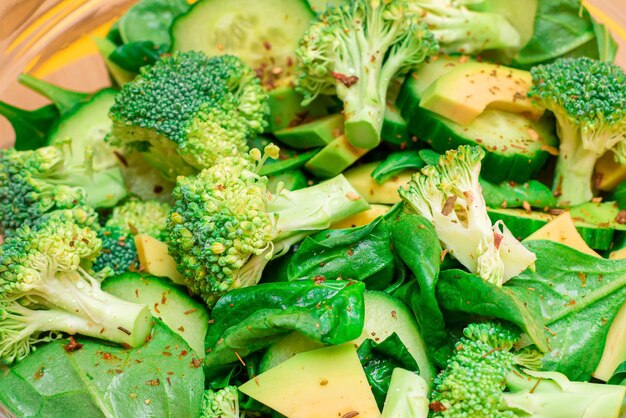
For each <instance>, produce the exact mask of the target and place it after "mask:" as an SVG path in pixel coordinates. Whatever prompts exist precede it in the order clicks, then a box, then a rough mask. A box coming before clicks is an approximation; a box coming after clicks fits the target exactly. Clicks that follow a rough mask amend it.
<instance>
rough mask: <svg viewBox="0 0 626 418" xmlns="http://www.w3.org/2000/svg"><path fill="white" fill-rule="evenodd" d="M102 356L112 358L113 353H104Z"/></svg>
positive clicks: (107, 358) (106, 358)
mask: <svg viewBox="0 0 626 418" xmlns="http://www.w3.org/2000/svg"><path fill="white" fill-rule="evenodd" d="M102 358H103V359H105V360H111V353H102Z"/></svg>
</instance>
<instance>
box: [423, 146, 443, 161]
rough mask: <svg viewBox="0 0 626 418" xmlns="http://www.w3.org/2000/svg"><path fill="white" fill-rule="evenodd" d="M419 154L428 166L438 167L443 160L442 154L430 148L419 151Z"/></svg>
mask: <svg viewBox="0 0 626 418" xmlns="http://www.w3.org/2000/svg"><path fill="white" fill-rule="evenodd" d="M418 154H419V156H420V158H421V159H422V160H424V162H425V163H426V164H427V165H437V164H438V163H439V159H440V158H441V154H439V153H438V152H437V151H435V150H432V149H429V148H424V149H421V150H419V152H418Z"/></svg>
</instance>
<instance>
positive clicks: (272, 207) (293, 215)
mask: <svg viewBox="0 0 626 418" xmlns="http://www.w3.org/2000/svg"><path fill="white" fill-rule="evenodd" d="M367 209H369V204H368V203H367V202H366V201H365V199H363V198H362V197H361V196H360V195H359V194H358V193H357V192H356V190H354V188H353V187H352V185H351V184H350V183H349V182H348V180H346V178H345V177H344V176H343V175H341V174H340V175H338V176H336V177H334V178H332V179H330V180H327V181H325V182H322V183H319V184H316V185H315V186H311V187H307V188H306V189H300V190H296V191H293V192H291V191H287V190H283V191H281V192H280V193H279V194H278V196H276V197H275V198H274V199H273V200H272V201H271V202H270V203H269V205H268V211H269V212H273V213H274V214H275V215H277V216H278V220H277V222H276V237H275V239H274V241H275V242H277V241H280V240H283V239H285V238H288V237H291V236H293V235H296V234H299V233H302V232H309V233H311V232H313V231H319V230H322V229H327V228H328V227H329V226H330V225H332V224H333V223H335V222H339V221H341V220H343V219H346V218H348V217H350V216H352V215H356V214H357V213H360V212H362V211H364V210H367Z"/></svg>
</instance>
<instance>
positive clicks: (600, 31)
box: [591, 17, 619, 62]
mask: <svg viewBox="0 0 626 418" xmlns="http://www.w3.org/2000/svg"><path fill="white" fill-rule="evenodd" d="M591 23H592V24H593V30H594V32H595V34H596V42H597V43H598V59H599V60H600V61H606V62H614V61H615V57H617V50H618V48H619V44H618V43H617V42H616V41H615V39H614V38H613V36H612V35H611V32H610V31H609V30H607V28H606V26H604V25H603V24H601V23H599V22H598V21H597V20H595V19H594V18H593V17H592V18H591Z"/></svg>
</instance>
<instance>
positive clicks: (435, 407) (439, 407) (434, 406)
mask: <svg viewBox="0 0 626 418" xmlns="http://www.w3.org/2000/svg"><path fill="white" fill-rule="evenodd" d="M428 407H429V408H430V410H431V411H433V412H443V411H445V410H446V409H447V408H446V407H445V406H444V405H443V404H442V403H441V402H439V401H435V402H432V403H431V404H430V405H428Z"/></svg>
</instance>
